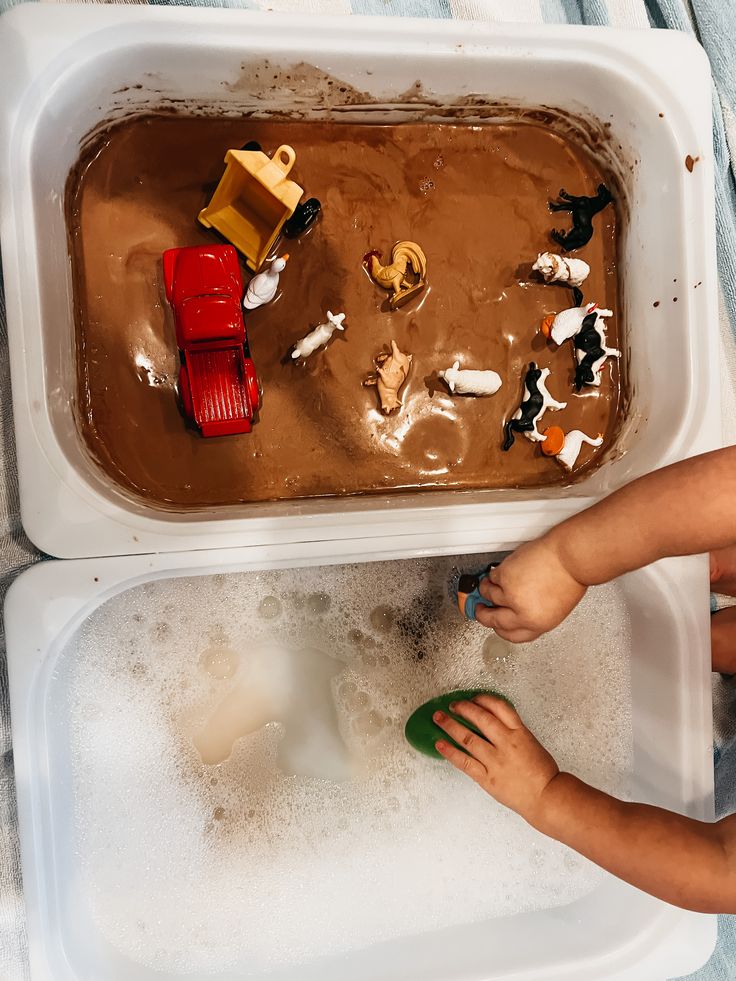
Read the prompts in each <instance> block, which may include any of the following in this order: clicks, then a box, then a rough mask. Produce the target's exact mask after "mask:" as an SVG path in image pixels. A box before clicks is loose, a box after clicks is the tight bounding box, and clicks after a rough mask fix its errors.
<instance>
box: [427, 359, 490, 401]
mask: <svg viewBox="0 0 736 981" xmlns="http://www.w3.org/2000/svg"><path fill="white" fill-rule="evenodd" d="M437 374H438V375H439V377H440V378H441V379H442V380H443V381H444V382H445V384H446V385H447V387H448V388H449V389H450V391H451V392H452V393H453V394H455V393H457V394H458V395H495V394H496V392H497V391H498V390H499V388H500V387H501V384H502V382H501V376H500V375H499V374H498V373H497V372H495V371H491V370H486V371H473V370H471V369H469V368H461V367H460V362H459V361H456V362H455V364H454V365H453V366H452V368H447V369H445V371H439V372H437Z"/></svg>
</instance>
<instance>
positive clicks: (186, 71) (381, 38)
mask: <svg viewBox="0 0 736 981" xmlns="http://www.w3.org/2000/svg"><path fill="white" fill-rule="evenodd" d="M0 46H1V47H2V50H3V52H4V57H3V60H2V66H1V67H0V79H1V80H2V86H1V88H0V91H2V97H1V98H0V126H1V128H2V138H3V158H2V160H3V166H2V167H0V191H1V193H2V219H1V221H2V248H3V268H4V275H5V291H6V299H7V306H8V322H9V331H10V347H11V361H12V374H13V397H14V413H15V426H16V432H17V437H18V463H19V470H20V484H21V506H22V512H23V522H24V526H25V528H26V531H27V532H28V534H29V535H30V537H31V538H32V539H33V541H34V542H35V543H36V544H37V545H39V546H40V547H41V548H43V549H44V550H45V551H47V552H49V553H51V554H54V555H57V556H61V557H81V556H85V555H101V554H127V553H135V552H147V551H160V550H181V549H189V548H210V547H223V546H231V545H242V544H259V543H260V544H264V543H265V544H269V543H278V542H298V541H307V540H309V541H319V540H334V539H337V538H350V537H363V538H365V539H366V540H374V541H375V548H376V549H378V550H381V549H382V548H383V545H382V544H381V539H382V538H385V537H386V536H391V535H393V534H395V533H396V532H397V531H398V532H400V533H402V534H404V533H408V534H421V533H423V532H426V531H428V530H429V531H431V530H441V531H444V532H448V533H450V532H452V531H458V532H459V531H463V530H468V529H469V528H476V529H477V530H478V531H479V533H480V534H484V535H486V536H487V537H488V538H489V539H493V538H494V537H495V535H496V533H498V532H501V533H502V534H503V535H504V537H505V538H507V539H508V540H509V541H511V540H513V541H515V542H518V541H521V540H523V539H524V538H528V537H530V536H533V535H534V534H536V533H538V532H539V531H540V530H542V529H543V528H544V527H546V526H548V525H549V524H551V523H553V522H554V521H555V520H556V519H559V518H561V517H563V516H565V515H567V514H569V513H571V512H572V511H574V510H576V509H578V508H579V507H581V506H582V505H584V504H586V503H588V502H590V501H591V500H592V499H594V498H596V497H598V496H600V495H601V494H603V493H605V492H606V491H608V490H610V489H612V488H614V487H616V486H619V485H621V484H622V483H624V482H625V481H627V480H629V479H630V478H632V477H634V476H637V475H639V474H641V473H644V472H646V471H648V470H650V469H653V468H655V467H657V466H661V465H663V464H666V463H669V462H672V461H674V460H676V459H680V458H683V457H685V456H688V455H692V454H694V453H697V452H700V451H703V450H705V449H709V448H711V447H713V446H714V445H716V444H717V442H718V433H717V427H718V425H719V417H718V392H717V379H718V371H717V360H716V353H715V352H716V350H717V348H716V344H717V315H716V309H717V307H716V265H715V247H714V231H713V229H714V222H713V193H712V184H713V166H712V152H711V130H710V99H711V89H710V75H709V69H708V63H707V59H706V57H705V55H704V53H703V51H702V50H701V49H700V48H699V47H698V46H697V45H696V44H695V43H694V42H692V41H691V40H690V39H688V38H686V37H685V36H684V35H682V34H680V33H679V32H674V31H661V32H660V31H646V32H631V33H627V32H618V31H614V30H610V29H594V28H591V29H586V28H578V27H575V28H572V29H565V28H555V27H549V26H544V27H543V28H542V27H539V28H537V27H521V26H518V27H513V26H511V27H499V26H498V25H493V26H490V25H478V24H467V23H466V24H464V23H461V22H452V21H444V22H442V23H439V22H437V23H432V22H424V21H422V22H420V21H411V20H404V19H391V20H384V19H381V18H366V19H363V20H361V19H357V18H344V19H331V18H322V17H320V18H299V17H292V16H290V17H288V18H283V19H281V18H278V17H276V16H273V15H253V14H250V13H249V12H243V11H233V10H214V9H190V8H185V9H182V8H178V9H176V10H167V9H161V8H155V7H136V6H117V7H116V6H107V5H106V6H100V7H90V6H84V7H82V8H74V7H67V6H64V7H59V8H57V7H43V8H39V7H36V6H35V5H24V6H23V7H20V8H17V9H15V10H13V11H11V12H10V14H9V15H8V16H5V17H4V18H3V20H2V23H1V24H0ZM265 60H267V61H268V63H269V65H270V66H271V67H272V68H273V69H275V70H277V71H278V72H280V73H281V74H280V78H281V82H280V83H279V85H278V86H277V87H276V88H275V89H264V88H263V84H262V83H261V82H259V81H257V78H256V75H257V72H256V68H257V66H259V65H263V63H264V61H265ZM295 65H296V66H300V67H299V70H298V71H297V72H296V73H294V78H293V80H292V81H291V82H288V81H287V80H286V79H287V76H290V75H291V73H292V72H293V68H294V66H295ZM305 66H306V67H305ZM326 77H330V78H333V79H338V80H342V81H343V82H344V83H345V84H344V85H343V86H339V85H333V86H332V88H331V89H329V90H328V86H327V85H325V84H323V85H319V84H314V85H310V84H309V79H310V78H312V79H315V78H322V79H324V78H326ZM417 81H418V82H419V83H420V84H419V88H417V85H416V83H417ZM341 88H342V89H344V90H345V91H346V92H347V95H345V96H341V95H340V89H341ZM356 91H357V92H359V93H362V96H361V99H362V101H361V99H358V100H357V101H356V99H355V97H354V95H355V92H356ZM341 100H343V101H345V100H346V101H347V103H348V104H346V105H343V104H341ZM494 106H495V109H494ZM161 107H163V108H164V109H167V110H180V111H188V112H193V111H196V112H200V113H205V114H207V113H209V114H212V113H217V114H222V113H226V114H230V115H243V114H250V115H252V114H255V115H256V116H258V115H266V116H267V115H268V114H269V113H273V112H281V113H287V114H289V113H291V114H295V113H296V114H297V115H298V116H299V117H300V118H304V119H307V120H309V119H319V118H325V117H326V116H327V117H329V118H333V119H341V118H345V119H349V120H351V121H354V122H361V121H371V122H395V121H411V120H416V119H423V120H427V121H431V120H432V118H433V115H434V117H436V118H440V119H444V120H447V119H448V118H450V119H452V118H455V117H457V118H462V119H463V120H464V121H467V122H472V121H473V119H474V116H479V117H482V118H483V119H485V120H486V121H487V120H488V119H491V118H501V116H502V115H503V112H504V111H505V112H508V107H515V108H516V109H518V108H526V109H538V108H539V107H546V110H545V111H546V113H547V116H548V117H549V116H551V117H557V118H558V119H559V120H564V121H565V125H566V126H567V127H568V129H569V128H570V127H572V128H573V136H574V137H575V139H576V141H577V142H579V143H580V142H582V143H585V142H586V141H588V142H589V141H590V140H593V139H594V140H595V143H596V146H595V153H596V154H597V155H598V157H599V158H600V160H601V162H602V163H603V165H604V167H605V169H606V171H608V172H610V173H611V174H612V175H613V176H614V177H615V178H616V184H617V191H618V194H619V211H620V214H619V220H620V222H621V226H622V233H621V239H620V255H619V263H618V275H619V281H620V283H621V291H620V292H621V295H620V297H619V303H618V305H617V310H616V315H617V318H618V322H619V323H620V324H622V331H623V334H624V342H625V343H624V345H623V347H624V358H623V362H624V365H625V372H626V377H627V379H628V398H627V403H626V412H625V419H624V421H623V423H622V426H621V429H620V432H619V434H618V438H617V440H616V442H615V444H614V445H613V446H612V447H611V448H610V451H609V452H608V453H607V454H606V458H605V459H604V461H603V463H602V465H601V466H600V467H598V469H596V470H594V471H593V472H591V473H590V474H589V475H588V476H587V477H586V478H585V479H582V480H581V481H579V482H578V483H575V484H573V485H572V486H570V487H552V488H543V489H540V490H537V491H529V490H527V491H513V490H511V491H493V490H487V491H454V492H452V491H450V492H448V491H434V492H431V493H428V492H426V491H425V492H421V491H419V492H414V493H400V494H396V495H394V496H392V497H390V498H388V497H382V496H380V495H379V496H368V497H363V498H350V499H345V498H343V499H340V498H335V497H332V498H324V499H310V500H305V501H291V502H289V501H282V502H274V503H256V504H244V505H238V506H234V505H233V506H223V507H220V508H217V509H215V508H213V509H210V510H202V511H188V512H182V511H179V512H177V511H165V510H162V509H160V508H155V507H152V506H148V505H145V504H142V503H141V502H140V501H139V500H134V499H132V498H129V497H126V495H125V492H124V491H123V490H121V489H120V488H118V487H115V486H113V484H112V481H110V480H109V479H107V478H106V477H105V476H104V475H103V474H102V472H101V471H99V470H98V468H97V466H96V464H95V463H93V461H92V460H91V459H90V457H89V454H88V453H87V451H86V450H85V447H84V443H83V440H82V437H81V436H80V432H79V427H78V425H77V420H76V419H75V411H74V405H73V403H74V397H75V393H76V378H77V375H76V351H75V336H74V334H75V332H74V316H73V296H72V281H71V270H70V263H69V255H68V250H67V231H66V225H65V214H64V187H65V183H66V180H67V176H68V174H69V172H70V169H71V168H72V167H73V165H74V164H75V163H76V161H77V158H78V156H79V149H80V144H81V143H82V142H83V140H84V138H85V137H86V136H87V135H88V134H89V133H90V132H91V131H93V130H94V129H95V128H96V127H98V126H99V125H100V124H101V123H103V122H104V121H106V120H111V119H116V118H122V117H124V116H129V115H130V114H133V113H141V112H150V111H151V110H154V109H157V108H161ZM504 107H505V108H504ZM494 113H495V115H494ZM489 114H490V115H489ZM688 160H689V167H688V166H686V161H688ZM379 206H380V202H377V207H379ZM358 329H359V327H358ZM121 411H124V407H122V409H121Z"/></svg>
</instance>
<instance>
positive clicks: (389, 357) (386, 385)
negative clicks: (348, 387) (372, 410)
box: [363, 340, 412, 415]
mask: <svg viewBox="0 0 736 981" xmlns="http://www.w3.org/2000/svg"><path fill="white" fill-rule="evenodd" d="M411 359H412V355H411V354H404V353H403V351H400V350H399V348H398V345H397V344H396V341H394V340H392V341H391V353H390V354H389V353H387V352H385V351H384V352H382V353H381V354H379V355H378V357H377V358H376V370H375V372H374V374H372V375H370V376H369V377H368V378H366V380H365V381H364V382H363V384H364V385H376V386H377V388H378V397H379V399H380V400H381V411H382V412H383V413H384V415H388V414H389V413H390V412H393V411H394V409H398V408H400V407H401V405H402V402H401V400H400V399H399V389H400V388H401V386H402V385H403V384H404V382H405V381H406V376H407V375H408V374H409V367H410V366H411Z"/></svg>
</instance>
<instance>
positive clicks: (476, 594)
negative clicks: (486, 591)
mask: <svg viewBox="0 0 736 981" xmlns="http://www.w3.org/2000/svg"><path fill="white" fill-rule="evenodd" d="M497 564H498V563H491V565H489V566H487V568H486V569H485V570H484V571H483V572H478V573H463V574H462V575H460V574H459V573H458V574H456V576H455V578H454V579H453V580H452V581H451V582H450V593H451V595H452V596H454V598H455V600H456V601H457V605H458V609H459V610H460V612H461V613H462V615H463V616H464V617H465V619H466V620H475V619H476V616H475V612H476V610H477V608H478V606H493V605H494V604H493V603H492V602H491V601H490V600H488V599H486V598H485V597H484V596H481V594H480V584H481V583H482V582H483V580H484V579H488V576H489V575H490V572H491V569H495V567H496V565H497Z"/></svg>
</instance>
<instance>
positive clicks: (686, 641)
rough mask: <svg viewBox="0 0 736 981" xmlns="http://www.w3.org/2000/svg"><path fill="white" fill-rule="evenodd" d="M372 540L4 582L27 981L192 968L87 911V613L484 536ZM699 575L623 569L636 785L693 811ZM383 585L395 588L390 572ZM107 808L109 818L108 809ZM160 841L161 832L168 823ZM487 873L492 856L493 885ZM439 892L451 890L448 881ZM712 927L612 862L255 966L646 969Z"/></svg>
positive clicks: (701, 813) (705, 749)
mask: <svg viewBox="0 0 736 981" xmlns="http://www.w3.org/2000/svg"><path fill="white" fill-rule="evenodd" d="M374 545H375V543H371V542H365V541H347V540H346V541H340V542H337V543H305V544H301V545H289V546H272V547H264V548H249V549H224V550H216V551H207V550H202V551H198V552H196V553H190V554H182V553H171V554H168V555H162V556H127V557H121V558H102V559H90V560H80V561H74V562H64V563H59V562H50V563H44V564H43V565H40V566H36V567H35V568H33V569H32V570H30V571H29V572H27V573H25V574H24V575H23V576H21V577H20V579H19V580H18V581H17V582H16V583H15V584H14V585H13V587H12V588H11V591H10V593H9V595H8V599H7V604H6V631H7V640H8V652H9V654H8V660H9V678H10V696H11V709H12V718H13V736H14V752H15V766H16V778H17V784H18V808H19V821H20V838H21V854H22V864H23V878H24V890H25V895H26V902H27V910H28V933H29V944H30V952H31V963H32V976H33V978H34V981H36V979H46V978H48V979H53V981H64V979H77V978H83V977H94V978H95V979H96V981H104V979H106V978H110V979H113V978H114V979H115V981H120V979H124V978H131V979H133V978H140V979H145V978H149V977H150V978H153V977H162V976H163V977H171V978H173V977H185V976H186V974H177V973H176V972H174V973H164V974H163V975H162V974H159V973H155V974H154V973H151V972H150V971H148V970H147V969H145V968H143V967H141V966H140V965H138V964H135V963H133V962H132V961H131V960H129V959H128V958H126V957H125V956H123V954H121V953H120V952H119V951H117V950H115V949H114V948H112V947H111V945H110V944H109V943H108V942H107V940H106V939H105V938H104V937H103V935H102V933H101V931H100V930H99V929H98V928H97V927H96V925H95V923H94V921H93V920H92V919H91V918H90V913H89V907H88V902H87V898H86V896H85V893H84V889H83V886H82V882H81V877H80V873H79V868H78V856H76V855H75V849H74V844H73V842H74V837H73V828H74V802H73V800H72V799H71V794H70V777H69V763H68V753H69V750H68V738H67V735H66V733H65V726H66V725H67V722H68V720H67V719H66V717H65V714H64V709H63V700H61V695H60V692H61V688H60V685H61V680H60V678H61V676H62V674H63V672H62V671H61V669H60V658H61V656H62V653H63V652H64V650H65V649H66V648H67V645H68V644H69V642H70V640H71V639H72V638H73V637H74V636H75V634H76V633H77V632H78V630H79V628H80V626H81V625H82V624H83V623H84V622H85V621H86V620H87V619H88V618H89V617H90V616H91V615H92V614H93V613H94V611H95V610H97V609H98V608H99V607H100V605H101V604H103V603H104V602H105V601H106V600H108V599H110V598H112V597H114V596H115V595H116V594H119V593H121V592H124V591H125V590H128V589H131V588H133V587H135V586H138V585H140V584H142V583H145V582H147V581H149V580H152V579H166V578H169V577H172V576H198V575H209V574H214V573H224V574H227V573H232V572H238V571H244V570H266V569H284V568H285V569H288V568H297V569H298V568H300V567H303V566H314V565H329V564H333V563H340V564H341V563H348V562H360V561H363V560H366V559H370V560H376V559H384V560H387V559H394V558H404V557H415V556H422V555H432V554H439V553H444V554H458V553H459V552H461V551H463V550H466V551H467V552H471V551H472V550H474V549H477V548H478V545H477V543H473V542H472V541H470V540H469V539H462V538H460V539H459V540H458V539H456V538H455V536H447V537H446V538H445V539H444V540H443V539H442V538H441V537H440V539H439V541H436V540H434V539H431V540H430V539H429V537H428V538H426V539H423V538H422V536H418V537H415V536H407V537H405V538H403V539H397V541H396V542H395V544H394V546H393V548H392V549H391V550H390V551H389V550H386V551H385V552H383V553H376V551H375V548H374ZM469 564H472V559H471V560H469ZM706 582H707V563H706V562H705V560H704V559H703V558H702V557H699V558H688V559H676V560H675V559H670V560H665V561H663V562H661V563H658V564H656V565H655V566H652V567H650V568H648V569H645V570H642V571H640V572H636V573H633V574H630V575H628V576H625V577H624V578H623V579H621V580H620V583H619V584H620V588H621V590H622V595H623V598H624V602H625V605H626V608H627V612H628V618H629V623H630V631H631V647H632V661H631V664H632V668H631V670H632V677H631V691H632V705H631V713H632V726H633V746H634V749H633V773H632V776H631V780H630V785H629V788H628V789H629V792H630V795H631V797H632V798H633V799H638V800H644V801H648V802H651V803H655V804H660V805H662V806H665V807H668V808H673V809H675V810H678V811H681V812H682V813H685V814H688V815H690V816H692V817H695V818H698V819H701V820H708V819H712V815H713V768H712V747H711V706H710V675H709V665H708V658H707V645H706V643H705V640H704V639H705V638H707V636H708V610H707V607H706V606H705V605H704V604H703V603H702V596H703V592H704V585H705V584H706ZM386 592H387V598H388V599H390V597H391V588H390V583H387V591H386ZM591 752H595V747H594V746H592V747H591ZM111 759H114V752H113V753H112V755H111ZM438 765H442V764H438ZM109 820H110V821H113V822H114V821H115V820H116V819H115V814H114V813H111V814H110V816H109ZM160 847H161V848H163V849H165V848H166V847H167V845H166V836H165V833H164V830H163V825H162V835H161V845H160ZM326 871H327V870H326ZM243 874H244V875H247V870H243ZM458 875H460V873H458ZM492 880H493V876H492V870H489V888H492ZM458 888H462V881H461V878H460V879H459V880H458ZM359 895H360V883H359V882H356V883H355V895H354V896H352V897H346V902H349V903H352V904H353V905H354V907H355V909H356V915H359V910H360V902H359ZM446 898H447V902H448V903H451V902H452V897H451V895H448V896H447V897H446ZM274 915H276V911H275V913H274ZM325 915H329V911H326V914H325ZM244 929H246V930H247V924H244ZM285 932H288V931H285ZM714 941H715V918H714V917H710V916H703V915H699V914H695V913H690V912H686V911H683V910H679V909H676V908H674V907H671V906H669V905H667V904H665V903H662V902H660V901H658V900H655V899H653V898H652V897H649V896H647V895H645V894H644V893H641V892H639V891H638V890H636V889H634V888H632V887H629V886H627V885H626V884H624V883H622V882H620V881H618V880H616V879H614V878H613V877H611V876H608V875H606V876H604V880H603V882H602V884H600V885H599V886H597V888H595V889H594V891H593V892H592V893H590V894H589V895H587V896H585V897H583V898H582V899H580V900H578V901H575V902H573V903H571V904H569V905H564V906H561V907H557V908H553V909H549V910H539V911H537V912H533V913H519V914H517V915H515V916H511V917H504V918H500V919H491V920H487V921H485V922H481V923H466V924H462V923H461V924H458V925H455V926H452V927H449V928H447V929H444V930H439V931H437V932H434V933H432V934H427V933H422V924H421V923H420V922H418V923H417V924H416V928H415V930H414V931H412V935H406V936H401V937H399V938H397V939H393V940H391V941H389V942H384V943H378V944H376V945H374V946H371V947H368V948H366V949H362V950H355V951H350V952H348V953H344V954H342V955H340V956H334V957H327V958H317V959H311V960H309V961H307V962H306V963H301V964H298V965H296V966H293V967H292V968H284V969H283V970H278V971H276V972H275V973H273V974H267V973H259V974H256V975H253V976H255V977H263V978H265V977H273V978H281V979H282V981H292V979H293V978H297V977H298V978H299V979H300V981H309V979H310V978H314V979H317V978H320V979H325V981H329V979H334V981H342V979H343V978H345V977H350V978H354V979H357V981H360V979H364V981H369V979H370V981H375V979H376V978H381V979H382V981H392V979H395V981H411V979H414V978H416V979H417V981H418V979H419V978H422V979H436V981H449V979H455V978H457V979H458V981H459V979H463V981H471V979H476V981H481V979H484V981H490V979H502V978H509V977H511V976H513V977H514V978H518V979H520V981H521V979H524V981H531V979H536V981H542V979H544V981H550V979H553V978H560V979H563V978H564V979H565V981H575V979H579V981H590V979H592V978H600V979H603V978H627V979H641V981H653V979H660V978H661V979H665V978H668V977H672V976H677V975H680V974H684V973H688V972H689V971H691V970H693V969H695V968H696V967H697V966H698V965H699V964H701V963H703V962H704V961H705V960H706V958H707V956H708V954H709V952H710V950H711V949H712V946H713V943H714ZM213 976H214V977H221V978H234V977H236V976H238V977H242V976H247V973H246V974H245V975H244V974H243V972H242V970H241V971H237V972H235V973H230V972H228V971H225V972H222V973H219V974H214V975H213Z"/></svg>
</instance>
